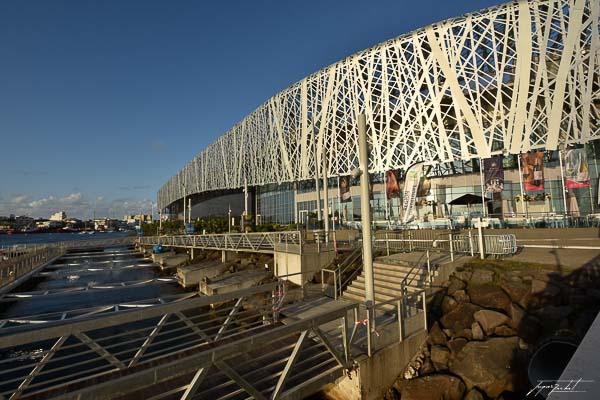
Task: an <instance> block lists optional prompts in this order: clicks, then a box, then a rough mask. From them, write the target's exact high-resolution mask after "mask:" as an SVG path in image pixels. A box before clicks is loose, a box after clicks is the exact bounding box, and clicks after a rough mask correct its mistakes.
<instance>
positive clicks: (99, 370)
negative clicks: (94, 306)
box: [0, 283, 358, 399]
mask: <svg viewBox="0 0 600 400" xmlns="http://www.w3.org/2000/svg"><path fill="white" fill-rule="evenodd" d="M274 292H275V293H276V292H277V284H275V283H274V284H269V285H263V286H260V287H256V288H251V289H246V290H243V291H239V292H236V293H232V294H228V295H220V296H212V297H195V298H191V299H186V300H181V301H175V302H171V303H169V304H161V305H155V306H149V307H144V308H135V309H130V310H126V311H121V312H113V313H110V314H107V315H97V314H90V313H81V314H80V315H78V316H74V317H73V318H72V319H70V320H60V319H59V320H55V321H46V322H43V321H38V323H37V324H28V325H24V326H14V325H13V326H12V327H4V328H3V329H2V330H0V349H2V351H1V357H0V394H1V395H2V396H5V397H6V398H10V399H17V398H40V397H42V398H52V397H57V396H60V397H61V398H88V397H92V396H93V397H94V398H118V397H120V396H122V397H123V398H131V397H134V398H136V397H144V398H156V399H157V398H184V399H189V398H192V397H193V398H207V399H217V398H228V399H230V398H247V397H248V396H249V395H250V396H252V397H254V398H258V399H261V398H265V399H266V398H273V399H276V398H277V399H284V398H298V396H300V397H302V396H304V395H308V394H310V393H313V392H315V391H316V390H318V389H319V388H320V387H322V386H323V385H324V384H326V383H329V382H332V380H333V379H335V378H337V377H339V376H341V375H342V374H343V373H344V371H345V369H347V368H349V367H350V364H349V363H350V356H349V353H348V348H349V344H348V340H349V338H348V335H347V329H346V327H347V326H351V318H352V315H354V314H356V312H357V309H358V305H357V304H354V303H348V302H338V303H336V304H335V306H334V307H329V308H328V309H327V310H326V311H322V312H315V313H314V314H313V315H312V316H310V317H309V318H299V319H295V320H293V321H291V322H290V323H287V324H282V323H281V321H279V320H278V310H277V307H276V305H274V304H273V297H272V294H273V293H274ZM211 304H212V305H213V306H214V307H211ZM353 310H354V311H355V312H354V313H353V312H352V311H353ZM336 320H337V321H338V322H337V323H335V321H336ZM331 322H334V325H336V326H338V327H339V329H337V332H336V334H335V335H334V334H333V332H332V330H331V329H330V327H329V326H328V325H327V324H329V323H331ZM322 326H327V332H328V333H327V334H325V333H324V331H323V330H322V329H321V327H322Z"/></svg>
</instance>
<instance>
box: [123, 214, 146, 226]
mask: <svg viewBox="0 0 600 400" xmlns="http://www.w3.org/2000/svg"><path fill="white" fill-rule="evenodd" d="M123 220H124V221H125V222H127V224H128V225H135V224H137V223H138V222H140V221H142V222H152V215H150V214H135V215H134V214H132V215H125V216H124V217H123Z"/></svg>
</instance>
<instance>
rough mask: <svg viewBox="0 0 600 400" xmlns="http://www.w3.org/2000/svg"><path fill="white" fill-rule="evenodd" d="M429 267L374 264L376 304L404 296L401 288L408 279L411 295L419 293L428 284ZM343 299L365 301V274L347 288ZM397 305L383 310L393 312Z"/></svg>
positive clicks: (377, 262) (385, 307) (407, 287)
mask: <svg viewBox="0 0 600 400" xmlns="http://www.w3.org/2000/svg"><path fill="white" fill-rule="evenodd" d="M427 273H428V272H427V267H426V266H425V267H421V268H414V269H413V266H411V265H406V264H388V263H384V262H381V261H376V262H374V263H373V276H374V280H375V282H374V286H375V303H385V302H387V301H391V300H394V299H396V298H398V297H400V296H401V295H402V293H401V290H400V288H401V286H402V283H403V281H404V280H405V278H406V282H407V283H408V284H407V285H406V289H407V290H408V292H409V293H412V292H415V291H418V290H419V289H420V288H423V286H424V285H425V284H426V283H427V280H428V278H427ZM342 297H344V298H346V299H349V300H354V301H358V302H364V300H365V277H364V273H363V274H360V275H359V276H357V277H356V279H355V280H354V281H353V282H352V283H351V284H350V285H349V286H348V287H347V288H346V290H345V291H344V293H343V295H342ZM396 307H397V305H396V304H386V305H384V306H382V308H383V309H384V310H386V311H393V310H395V309H396Z"/></svg>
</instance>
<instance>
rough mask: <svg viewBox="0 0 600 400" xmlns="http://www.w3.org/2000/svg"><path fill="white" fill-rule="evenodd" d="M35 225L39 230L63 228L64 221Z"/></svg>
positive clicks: (49, 221)
mask: <svg viewBox="0 0 600 400" xmlns="http://www.w3.org/2000/svg"><path fill="white" fill-rule="evenodd" d="M35 224H36V226H37V227H38V228H62V226H63V223H62V221H54V220H47V221H44V220H42V221H36V223H35Z"/></svg>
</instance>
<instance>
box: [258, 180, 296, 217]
mask: <svg viewBox="0 0 600 400" xmlns="http://www.w3.org/2000/svg"><path fill="white" fill-rule="evenodd" d="M294 202H295V196H294V187H293V185H292V184H290V183H285V184H281V185H265V186H262V187H259V188H257V190H256V223H257V224H267V223H269V224H291V223H293V222H294Z"/></svg>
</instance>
